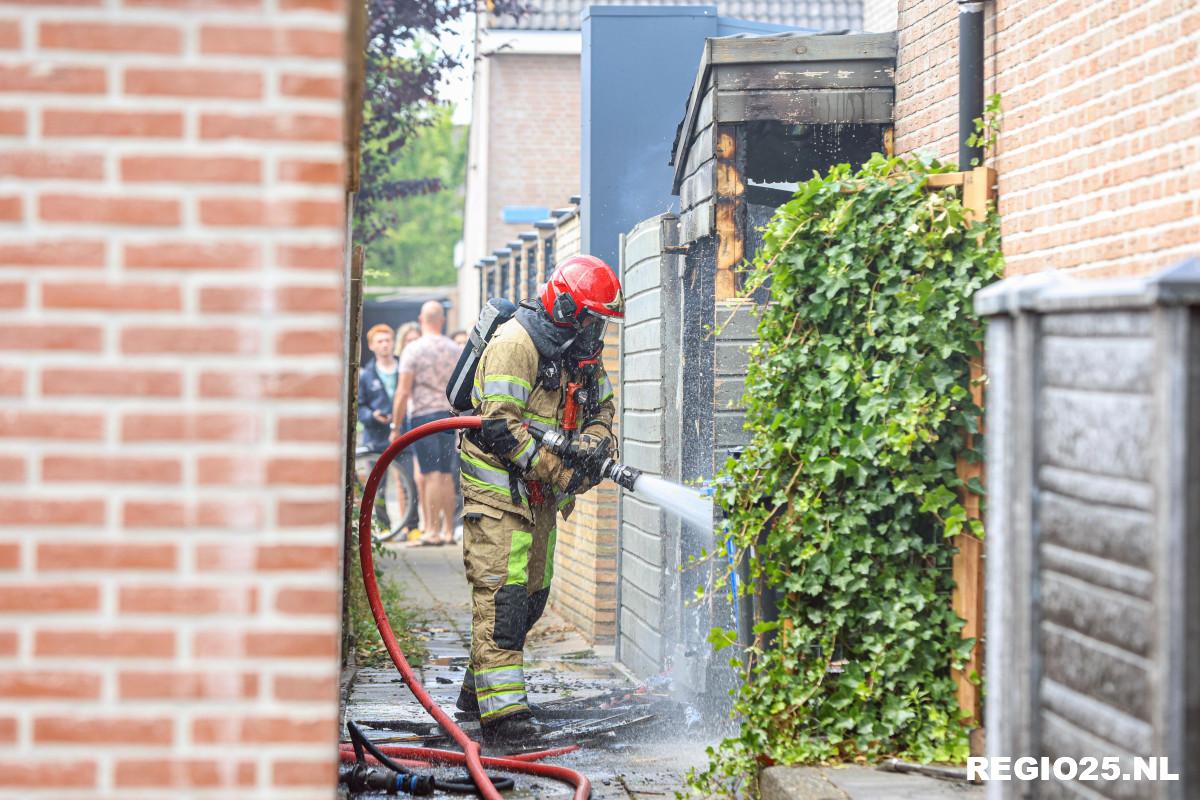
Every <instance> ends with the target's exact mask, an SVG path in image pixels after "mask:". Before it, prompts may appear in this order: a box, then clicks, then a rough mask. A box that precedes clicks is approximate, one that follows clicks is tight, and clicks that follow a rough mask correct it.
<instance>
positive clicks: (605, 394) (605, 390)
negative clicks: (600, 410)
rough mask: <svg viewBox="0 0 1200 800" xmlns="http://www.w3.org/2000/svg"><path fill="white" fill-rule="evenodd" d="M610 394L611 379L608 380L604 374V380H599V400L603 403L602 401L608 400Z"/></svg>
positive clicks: (611, 388) (611, 393)
mask: <svg viewBox="0 0 1200 800" xmlns="http://www.w3.org/2000/svg"><path fill="white" fill-rule="evenodd" d="M612 396H613V385H612V381H610V380H609V379H608V375H607V374H605V376H604V380H602V381H600V402H601V403H603V402H604V401H606V400H608V399H609V398H610V397H612Z"/></svg>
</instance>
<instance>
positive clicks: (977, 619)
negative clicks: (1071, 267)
mask: <svg viewBox="0 0 1200 800" xmlns="http://www.w3.org/2000/svg"><path fill="white" fill-rule="evenodd" d="M951 175H953V176H955V177H956V178H958V179H959V180H958V181H957V182H955V183H949V184H947V185H961V186H962V187H963V206H965V208H966V211H967V219H969V220H980V219H983V218H984V217H985V216H986V215H987V212H988V207H989V206H990V205H991V203H992V200H993V199H994V197H995V187H996V171H995V170H994V169H992V168H991V167H976V168H975V169H973V170H971V171H970V172H956V173H949V174H947V175H946V176H941V175H936V176H932V177H937V178H942V177H947V178H948V177H950V176H951ZM984 374H985V373H984V365H983V360H982V359H981V358H973V359H971V367H970V375H971V397H972V399H973V400H974V401H975V403H976V405H978V406H980V407H981V408H982V407H983V376H984ZM979 426H980V430H981V431H982V429H983V420H982V419H980V420H979ZM974 440H975V437H974V436H971V435H968V436H967V446H968V447H971V446H973V445H974ZM957 472H958V477H959V478H960V479H961V480H962V481H963V482H964V483H965V482H967V481H970V480H972V479H978V480H979V482H980V483H983V482H984V477H985V473H984V465H983V463H982V461H981V462H979V463H974V464H972V463H968V462H967V461H966V460H965V459H959V461H958V464H957ZM960 500H961V502H962V505H963V508H965V509H966V511H967V518H968V519H971V520H982V519H983V515H982V514H981V512H980V503H979V496H978V495H976V494H974V493H973V492H971V491H970V490H968V489H967V488H966V487H965V486H964V487H963V490H962V492H961V495H960ZM954 544H955V546H956V547H957V548H958V550H957V552H956V553H955V555H954V564H953V573H954V594H953V596H952V598H951V604H952V606H953V608H954V612H955V613H956V614H958V615H959V616H960V617H962V619H963V620H964V622H965V624H964V625H963V629H962V635H963V638H968V639H975V646H974V647H973V648H972V649H971V655H970V658H968V660H967V664H966V666H965V668H964V669H962V670H955V671H954V675H953V677H954V682H955V693H956V695H957V697H958V705H959V707H960V708H961V709H962V710H963V712H964V713H965V714H967V715H969V716H970V718H971V719H972V720H973V721H974V722H975V723H977V724H978V723H979V722H980V721H981V720H982V717H983V708H982V693H981V692H980V690H979V685H978V684H977V683H975V682H973V681H972V680H971V676H972V673H974V674H976V675H979V676H982V675H983V614H984V591H983V579H984V574H983V573H984V564H983V541H981V540H980V539H978V538H976V537H975V536H974V535H972V534H970V533H963V534H959V535H958V536H956V537H954ZM979 747H980V744H979V737H972V754H973V755H981V754H982V753H979V752H975V750H976V749H978V748H979Z"/></svg>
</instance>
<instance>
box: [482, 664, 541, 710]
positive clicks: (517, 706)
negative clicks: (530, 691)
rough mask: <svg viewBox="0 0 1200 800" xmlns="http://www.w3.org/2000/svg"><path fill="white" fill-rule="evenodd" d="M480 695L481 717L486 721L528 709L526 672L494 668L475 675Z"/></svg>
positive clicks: (508, 668)
mask: <svg viewBox="0 0 1200 800" xmlns="http://www.w3.org/2000/svg"><path fill="white" fill-rule="evenodd" d="M475 689H476V691H477V692H478V693H479V695H478V696H479V716H480V718H483V719H486V718H488V717H494V716H497V715H500V714H503V713H507V712H510V711H518V710H521V709H524V708H527V707H528V705H527V703H528V698H527V697H526V694H525V671H524V670H523V669H522V668H521V667H519V666H517V667H493V668H492V669H485V670H480V671H479V672H477V673H475Z"/></svg>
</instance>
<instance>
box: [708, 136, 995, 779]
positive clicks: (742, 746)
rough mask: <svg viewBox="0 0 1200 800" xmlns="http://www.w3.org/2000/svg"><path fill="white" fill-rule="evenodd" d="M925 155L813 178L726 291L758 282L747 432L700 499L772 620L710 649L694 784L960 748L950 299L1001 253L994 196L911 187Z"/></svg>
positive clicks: (973, 330) (963, 392)
mask: <svg viewBox="0 0 1200 800" xmlns="http://www.w3.org/2000/svg"><path fill="white" fill-rule="evenodd" d="M946 171H949V168H947V167H943V166H941V165H939V164H937V163H936V162H925V161H922V160H919V159H915V158H910V159H898V158H886V157H884V156H882V155H876V156H875V157H873V158H872V159H871V161H870V162H868V163H867V164H866V165H865V166H863V167H862V169H861V170H859V171H857V172H853V171H852V170H851V169H850V167H849V166H847V165H844V164H843V165H840V166H837V167H834V168H833V169H831V170H830V171H829V172H828V174H826V175H823V176H822V175H818V176H815V177H814V178H813V179H812V180H810V181H807V182H806V183H803V184H801V185H800V186H799V188H798V189H797V191H796V193H795V195H794V197H793V199H792V200H791V201H789V202H788V203H786V204H785V205H783V206H781V207H780V208H779V209H778V211H777V212H776V214H775V216H774V217H773V219H772V220H771V222H770V223H769V224H768V225H767V227H766V228H765V229H764V246H763V248H762V250H761V251H760V252H759V253H758V254H757V255H756V257H755V259H754V261H753V263H752V264H750V265H749V267H748V274H747V276H746V277H747V281H746V283H745V287H746V288H745V291H746V293H747V295H749V294H752V293H754V292H755V291H756V290H758V289H760V288H762V287H768V288H769V295H770V302H769V303H768V304H767V305H766V307H765V308H764V309H763V310H762V312H761V316H760V320H759V325H758V340H757V343H756V344H755V345H753V347H752V352H751V356H750V360H749V364H750V366H749V373H748V375H747V377H746V396H745V404H746V409H747V417H746V426H747V429H748V431H749V432H750V433H751V435H752V439H751V443H750V445H749V446H748V447H747V448H746V451H745V454H744V455H743V456H742V458H740V459H739V460H737V461H732V460H731V461H729V462H728V463H726V464H725V466H724V468H723V470H722V471H721V475H720V478H724V479H726V480H719V481H718V486H719V487H720V488H719V489H718V492H717V498H716V499H717V501H718V502H719V503H720V505H721V506H722V507H723V508H724V509H725V511H726V513H727V520H728V524H727V528H726V536H728V537H729V538H730V539H732V541H733V543H734V545H735V547H736V548H737V550H738V552H739V555H740V557H746V558H748V559H749V561H750V564H751V575H752V579H753V581H754V582H756V583H762V582H765V583H767V584H769V585H771V586H772V587H774V588H775V589H776V590H777V592H778V594H779V609H778V610H779V621H778V622H775V623H761V622H760V623H759V624H758V625H757V626H756V627H755V632H756V634H758V640H757V644H756V645H755V646H754V647H751V648H750V652H749V653H747V654H741V655H745V656H748V658H746V659H743V658H735V659H734V660H733V661H731V664H734V665H743V664H748V666H747V667H746V670H747V674H746V676H745V681H744V682H743V684H742V686H741V688H740V689H739V690H737V691H736V699H735V707H734V713H735V715H737V716H738V717H739V718H740V721H741V727H740V733H739V734H738V735H737V736H735V737H732V738H728V739H726V740H725V741H723V742H722V743H721V744H720V745H718V746H717V747H715V748H711V749H710V751H709V755H710V760H709V764H708V766H707V768H705V769H702V770H698V771H694V772H693V773H692V774H690V775H689V787H690V791H692V792H695V793H697V794H700V795H702V796H705V797H714V796H739V797H740V796H747V795H753V793H754V792H755V786H754V784H755V775H756V774H757V772H758V767H759V766H760V765H762V764H769V763H782V764H798V763H833V762H840V761H868V760H873V759H876V758H881V757H884V756H893V755H894V756H903V757H905V758H909V759H913V760H916V761H921V762H939V761H940V762H946V761H951V762H954V761H961V760H962V759H963V758H965V756H966V755H967V750H968V746H967V732H968V729H967V726H966V724H965V720H963V719H962V718H961V715H960V711H959V708H958V705H957V703H956V701H955V688H954V683H953V681H952V679H951V667H952V665H953V666H962V665H963V664H964V663H965V661H966V658H967V655H968V653H969V651H970V648H971V645H972V643H973V641H972V640H969V639H966V640H965V639H963V638H962V637H961V634H960V631H961V629H962V620H961V619H960V618H958V616H957V615H956V614H955V613H954V612H953V610H952V609H951V605H950V595H951V591H952V588H953V587H952V583H953V581H952V576H951V561H952V559H953V556H954V545H953V543H952V541H951V540H950V538H949V537H952V536H954V535H956V534H959V533H962V532H964V531H966V532H968V533H974V534H977V535H981V534H982V530H981V528H980V527H979V526H978V523H977V522H974V523H972V522H970V521H968V520H967V514H966V512H965V511H964V509H963V506H962V504H961V503H960V499H961V497H962V492H963V491H964V490H965V491H981V490H982V487H980V486H978V485H977V484H974V485H973V486H971V487H967V488H965V489H964V486H963V484H962V481H961V480H960V479H959V478H958V477H957V475H956V472H955V463H956V460H957V459H958V458H963V457H965V458H968V459H977V458H979V454H978V452H976V451H974V450H972V449H971V448H970V447H968V439H967V436H966V434H967V433H968V432H970V433H972V434H973V433H976V432H977V421H978V417H979V414H980V409H979V408H978V407H977V406H976V405H975V403H974V402H973V401H972V397H971V392H970V383H969V381H970V369H969V360H970V359H971V358H972V357H974V356H977V355H978V354H979V352H980V342H981V339H982V329H981V325H980V323H979V320H978V319H977V318H976V316H975V314H974V312H973V310H972V304H971V298H972V295H973V294H974V293H975V292H976V291H977V290H978V289H980V288H981V287H983V286H984V285H986V284H987V283H989V282H991V281H992V280H994V279H995V278H997V277H998V276H999V275H1000V274H1001V269H1002V264H1001V255H1000V248H999V232H998V224H997V221H996V218H995V215H994V214H991V213H989V215H988V216H987V218H986V219H984V220H982V221H979V222H975V223H973V224H972V223H971V222H968V219H967V211H966V209H965V208H964V207H963V204H962V200H961V198H960V196H959V193H958V190H957V189H954V188H951V189H940V190H931V189H928V188H927V187H926V183H927V181H928V178H929V176H930V175H931V174H933V173H938V172H946ZM981 443H982V440H981V437H979V436H975V437H974V440H973V445H974V447H976V448H978V447H980V446H981ZM752 546H753V547H755V548H756V549H755V552H754V554H753V556H752V557H750V556H748V555H747V553H748V551H749V548H751V547H752ZM767 633H771V634H772V637H771V641H770V644H769V646H764V644H763V637H764V634H767ZM711 640H712V641H713V642H714V644H716V645H717V646H718V647H719V646H721V645H722V644H728V643H729V642H731V641H733V640H734V636H733V633H732V632H731V631H720V630H717V631H714V632H713V636H712V638H711Z"/></svg>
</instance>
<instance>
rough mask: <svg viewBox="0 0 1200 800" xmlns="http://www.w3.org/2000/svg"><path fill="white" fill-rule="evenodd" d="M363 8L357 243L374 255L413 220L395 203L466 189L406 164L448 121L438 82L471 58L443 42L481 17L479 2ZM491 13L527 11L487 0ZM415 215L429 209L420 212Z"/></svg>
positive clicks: (371, 3)
mask: <svg viewBox="0 0 1200 800" xmlns="http://www.w3.org/2000/svg"><path fill="white" fill-rule="evenodd" d="M360 2H366V4H367V34H366V41H367V45H366V54H365V70H364V71H365V75H364V90H363V103H364V107H363V116H362V137H361V141H360V149H361V153H362V163H361V165H360V172H359V175H360V180H359V189H358V193H357V195H356V197H355V208H356V213H355V220H354V240H355V243H356V244H360V245H365V246H366V247H367V252H368V254H370V253H371V249H372V248H371V246H372V245H373V244H374V243H375V242H377V241H379V240H381V239H383V238H385V237H389V236H390V237H391V238H393V239H394V238H395V231H396V229H397V227H398V226H399V225H400V224H401V223H402V222H407V221H408V218H407V217H405V216H404V215H405V214H407V213H410V211H411V209H409V208H407V207H405V206H404V205H403V204H397V202H396V201H398V200H400V199H403V198H411V197H415V196H424V195H434V194H437V193H439V192H442V191H444V190H446V189H447V188H457V187H458V186H459V184H456V183H449V182H448V181H449V180H451V179H452V177H453V176H452V174H449V175H448V174H446V173H445V172H444V171H438V170H436V169H431V170H430V171H429V172H423V171H421V170H420V169H415V168H414V167H418V166H420V163H419V161H416V160H414V159H407V160H406V161H405V163H404V165H401V164H400V163H399V162H400V161H401V160H403V157H404V151H405V149H406V148H407V147H408V145H409V144H410V143H411V142H412V141H413V140H414V138H415V137H418V135H419V133H420V132H421V130H422V129H423V128H426V127H429V126H437V125H439V124H442V123H443V121H444V120H445V119H446V115H445V107H444V106H441V105H439V101H438V97H437V88H438V83H439V82H440V81H441V79H442V77H443V76H444V75H445V74H446V73H447V72H448V71H450V70H453V69H455V68H456V67H459V66H460V65H461V64H462V63H463V59H464V54H463V53H461V52H453V51H450V50H447V49H445V48H444V47H443V45H442V43H443V42H444V41H446V40H447V39H448V38H449V37H448V36H447V34H448V33H449V31H450V29H451V27H452V26H453V25H454V24H455V23H456V22H458V21H460V20H461V19H463V18H464V17H465V16H466V15H468V14H470V13H472V12H474V11H475V10H476V6H477V0H403V2H397V0H360ZM487 8H488V10H489V11H490V12H491V13H494V14H509V15H512V16H514V17H516V16H519V15H520V14H521V13H523V12H524V10H525V7H524V6H523V5H521V4H520V2H518V0H488V3H487ZM435 139H436V136H435ZM435 162H436V159H435ZM451 173H453V171H451ZM459 180H460V181H461V178H460V179H459ZM416 210H426V209H424V208H423V207H421V206H419V205H418V206H417V207H416ZM456 239H457V237H456ZM451 247H453V242H452V243H451ZM368 257H369V258H370V256H368ZM374 260H375V261H376V263H378V261H379V259H378V258H376V259H374ZM446 268H448V269H450V270H453V264H452V263H449V261H447V265H446ZM451 274H452V273H451Z"/></svg>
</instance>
